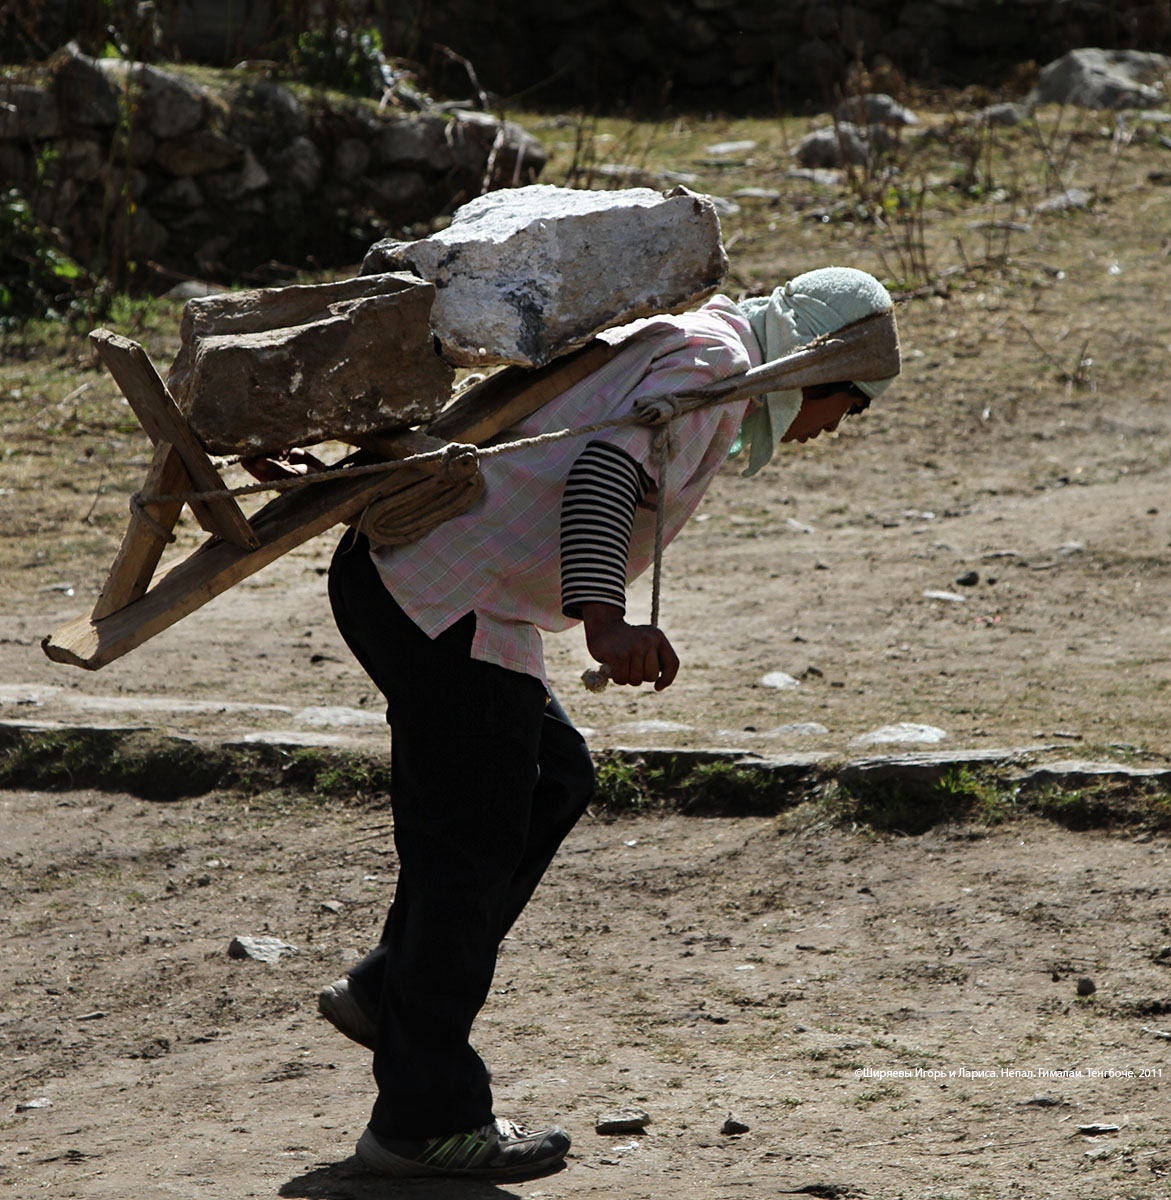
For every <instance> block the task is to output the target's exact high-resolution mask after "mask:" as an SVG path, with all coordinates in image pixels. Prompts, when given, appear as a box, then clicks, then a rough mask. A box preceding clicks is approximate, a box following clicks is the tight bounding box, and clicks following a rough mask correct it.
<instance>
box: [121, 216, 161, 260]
mask: <svg viewBox="0 0 1171 1200" xmlns="http://www.w3.org/2000/svg"><path fill="white" fill-rule="evenodd" d="M169 236H170V235H169V234H168V232H167V227H166V226H165V225H164V224H163V223H162V222H161V221H158V220H156V219H155V218H154V216H152V215H151V213H150V211H149V210H148V209H146V208H143V207H142V205H139V206H138V207H137V208H135V210H134V215H133V216H132V217H131V218H130V252H131V254H132V255H133V256H134V257H135V258H140V259H154V258H158V256H159V254H160V252H161V251H162V249H163V247H164V246H165V245H166V244H167V238H168V237H169Z"/></svg>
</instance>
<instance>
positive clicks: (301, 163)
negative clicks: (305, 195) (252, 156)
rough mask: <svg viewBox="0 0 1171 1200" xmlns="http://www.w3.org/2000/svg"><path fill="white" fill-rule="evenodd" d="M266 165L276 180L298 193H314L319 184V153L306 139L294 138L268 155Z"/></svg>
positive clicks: (320, 164) (320, 163) (320, 165)
mask: <svg viewBox="0 0 1171 1200" xmlns="http://www.w3.org/2000/svg"><path fill="white" fill-rule="evenodd" d="M268 163H269V167H270V168H271V169H272V171H273V172H274V173H275V175H276V177H277V178H279V179H281V180H283V181H284V182H286V183H290V184H292V185H293V187H295V188H297V190H298V191H302V192H313V191H316V190H317V186H318V184H319V183H320V182H321V168H322V162H321V152H320V151H319V150H318V149H317V147H316V146H315V145H314V144H313V143H312V142H311V141H310V140H309V139H308V138H307V137H296V138H294V139H293V140H292V141H291V142H290V143H289V144H288V145H287V146H284V147H282V148H281V149H280V150H278V151H277V152H276V153H275V154H272V155H270V156H269V160H268Z"/></svg>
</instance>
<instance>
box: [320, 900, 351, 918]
mask: <svg viewBox="0 0 1171 1200" xmlns="http://www.w3.org/2000/svg"><path fill="white" fill-rule="evenodd" d="M345 910H346V906H345V905H344V904H343V903H342V902H341V901H340V900H322V902H321V911H322V912H327V913H333V915H334V916H335V917H340V916H341V915H342V913H343V912H345Z"/></svg>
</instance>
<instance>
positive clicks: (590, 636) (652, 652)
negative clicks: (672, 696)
mask: <svg viewBox="0 0 1171 1200" xmlns="http://www.w3.org/2000/svg"><path fill="white" fill-rule="evenodd" d="M581 619H582V621H583V623H584V624H585V634H586V647H587V648H588V649H589V652H590V654H592V655H593V656H594V658H595V659H597V661H598V662H600V663H605V664H606V666H607V667H608V668H609V671H610V678H611V679H612V680H613V681H614V682H615V683H629V684H631V685H632V686H634V687H638V685H639V684H641V683H653V684H654V685H655V691H656V692H661V691H662V690H663V689H664V688H665V687H670V686H671V683H672V681H673V680H674V678H675V676H676V675H678V674H679V656H678V655H677V654H676V653H675V651H674V649H673V648H672V646H671V643H670V642H669V641H667V637H666V634H664V633H663V631H662V630H661V629H656V628H655V627H654V626H653V625H628V624H627V622H626V618H625V616H624V615H623V612H622V610H621V609H620V608H615V607H614V606H613V605H612V604H597V603H594V604H583V605H582V606H581Z"/></svg>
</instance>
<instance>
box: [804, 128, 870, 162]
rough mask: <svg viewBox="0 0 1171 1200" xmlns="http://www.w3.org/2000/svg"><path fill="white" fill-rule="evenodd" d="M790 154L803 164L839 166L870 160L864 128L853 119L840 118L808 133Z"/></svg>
mask: <svg viewBox="0 0 1171 1200" xmlns="http://www.w3.org/2000/svg"><path fill="white" fill-rule="evenodd" d="M793 157H794V158H795V159H796V160H797V161H798V162H799V163H800V164H801V165H802V166H803V167H841V166H845V165H846V164H847V163H855V164H863V163H867V162H869V161H870V145H869V142H868V141H867V138H866V133H865V131H864V130H862V129H860V128H859V127H858V126H857V125H855V124H854V123H853V122H852V121H839V122H838V123H837V124H836V125H834V126H831V127H829V128H828V129H815V130H814V131H813V132H812V133H807V134H806V135H805V136H804V137H803V138H802V139H801V140H800V141H799V142H798V143H797V144H796V145H795V146H794V147H793Z"/></svg>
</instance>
